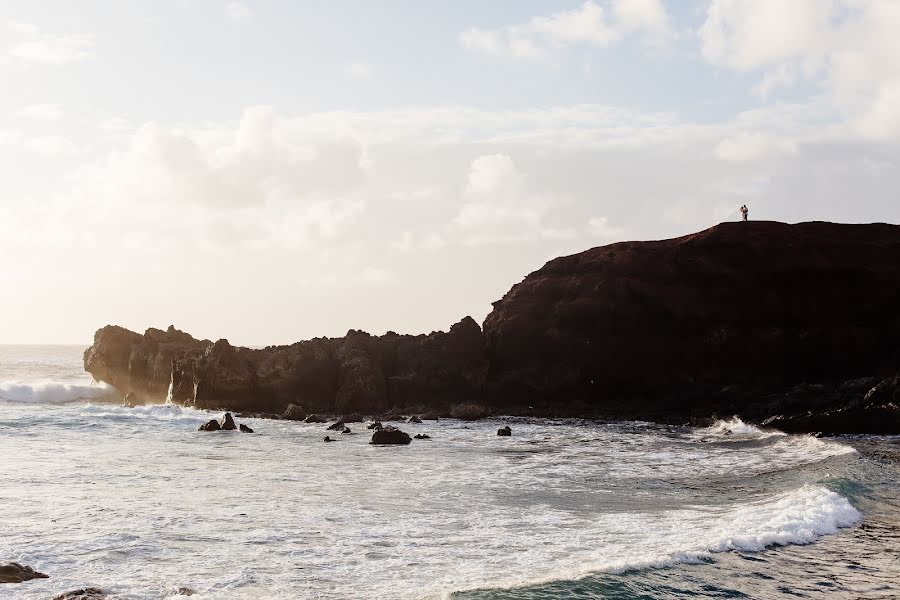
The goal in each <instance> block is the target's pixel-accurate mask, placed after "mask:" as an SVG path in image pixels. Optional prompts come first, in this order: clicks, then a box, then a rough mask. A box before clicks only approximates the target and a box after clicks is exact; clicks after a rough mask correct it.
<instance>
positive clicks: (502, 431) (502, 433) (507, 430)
mask: <svg viewBox="0 0 900 600" xmlns="http://www.w3.org/2000/svg"><path fill="white" fill-rule="evenodd" d="M497 435H500V436H506V437H508V436H511V435H512V429H510V428H509V425H506V426H505V427H501V428H500V429H498V430H497Z"/></svg>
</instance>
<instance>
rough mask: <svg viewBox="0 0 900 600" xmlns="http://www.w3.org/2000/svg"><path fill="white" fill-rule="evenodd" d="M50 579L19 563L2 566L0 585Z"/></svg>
mask: <svg viewBox="0 0 900 600" xmlns="http://www.w3.org/2000/svg"><path fill="white" fill-rule="evenodd" d="M48 577H50V576H49V575H45V574H43V573H39V572H38V571H35V570H34V569H32V568H31V567H28V566H26V565H21V564H19V563H15V562H13V563H9V564H5V565H0V583H22V582H25V581H30V580H32V579H47V578H48Z"/></svg>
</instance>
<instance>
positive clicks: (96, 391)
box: [0, 381, 118, 404]
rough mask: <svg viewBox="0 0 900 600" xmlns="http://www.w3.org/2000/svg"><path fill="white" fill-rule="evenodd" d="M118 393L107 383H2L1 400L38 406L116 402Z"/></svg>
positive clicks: (0, 389) (0, 387)
mask: <svg viewBox="0 0 900 600" xmlns="http://www.w3.org/2000/svg"><path fill="white" fill-rule="evenodd" d="M117 399H118V392H116V390H115V388H113V387H112V386H109V385H106V384H105V383H88V384H79V383H61V382H57V381H42V382H29V383H26V382H20V381H4V382H2V383H0V400H2V401H6V402H33V403H38V404H41V403H43V404H69V403H74V402H99V401H115V400H117Z"/></svg>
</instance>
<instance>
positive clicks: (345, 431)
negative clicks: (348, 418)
mask: <svg viewBox="0 0 900 600" xmlns="http://www.w3.org/2000/svg"><path fill="white" fill-rule="evenodd" d="M341 433H351V432H350V428H349V427H344V429H343V430H341Z"/></svg>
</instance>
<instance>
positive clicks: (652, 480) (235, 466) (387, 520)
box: [0, 346, 900, 600]
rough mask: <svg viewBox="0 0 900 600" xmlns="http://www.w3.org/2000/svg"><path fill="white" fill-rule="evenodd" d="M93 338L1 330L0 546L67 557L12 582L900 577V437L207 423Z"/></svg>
mask: <svg viewBox="0 0 900 600" xmlns="http://www.w3.org/2000/svg"><path fill="white" fill-rule="evenodd" d="M80 352H81V348H74V347H9V346H7V347H0V457H3V460H2V461H0V514H2V515H3V523H4V527H5V528H4V531H3V535H2V536H0V562H6V561H9V560H17V561H19V562H23V563H25V564H28V565H31V566H33V567H35V568H36V569H38V570H41V571H44V572H46V573H48V574H49V575H50V579H46V580H35V581H32V582H28V583H25V584H21V585H18V586H2V587H0V598H4V599H5V598H16V599H20V598H21V599H23V600H32V599H38V598H40V599H46V598H49V597H52V596H53V595H54V594H56V593H59V592H62V591H66V590H68V589H74V588H78V587H84V586H87V585H94V586H100V587H103V588H104V589H107V590H108V591H110V592H111V594H112V598H127V599H133V600H144V599H147V600H149V599H156V598H166V597H170V595H171V594H172V593H173V592H174V590H176V589H177V588H179V587H181V586H187V587H190V588H192V589H193V590H195V591H196V592H197V593H196V595H195V596H193V597H195V598H202V599H226V598H227V599H237V600H242V599H263V598H277V599H281V598H284V599H289V598H371V597H402V598H446V597H452V598H458V599H469V598H517V599H518V598H521V599H532V598H623V599H624V598H684V597H702V598H797V597H828V598H892V597H897V596H900V583H898V582H900V567H898V565H900V560H898V558H900V557H898V553H897V551H898V543H897V542H898V529H900V528H898V515H900V497H898V488H900V440H898V438H896V437H895V438H878V437H865V436H863V437H846V438H840V439H816V438H814V437H811V436H798V435H785V434H782V433H780V432H777V431H764V430H760V429H758V428H755V427H753V426H750V425H747V424H744V423H742V422H740V421H739V420H729V421H723V422H719V423H717V424H715V425H713V426H711V427H708V428H700V429H697V428H687V427H669V426H658V425H654V424H649V423H593V422H580V421H537V422H524V421H515V420H513V421H504V420H492V421H483V422H478V423H464V422H459V421H455V420H441V421H439V422H433V421H429V422H425V423H422V424H416V425H413V424H408V425H403V426H402V427H403V429H405V430H406V431H408V432H409V433H411V434H414V433H420V432H422V433H428V434H429V435H431V436H432V439H431V440H427V441H418V440H417V441H415V442H414V443H413V444H411V445H409V446H405V447H392V448H386V447H374V446H371V445H369V444H368V443H367V442H368V435H367V432H366V431H365V430H364V429H363V426H362V425H361V424H357V425H351V428H352V429H354V432H353V433H352V434H350V435H346V436H337V437H338V438H339V439H338V441H337V442H336V443H332V444H323V443H322V441H321V440H322V437H323V436H324V434H325V431H324V426H323V425H316V424H305V423H295V422H280V421H270V420H248V421H246V422H247V423H248V424H249V425H250V426H251V427H253V428H254V429H255V430H256V431H257V433H255V434H253V435H246V434H238V433H230V432H223V433H200V432H198V431H197V427H198V426H199V424H200V423H202V422H204V421H206V420H208V419H209V418H211V417H212V416H218V415H213V414H211V413H208V412H204V411H196V410H192V409H187V408H182V407H177V406H153V407H141V408H137V409H127V408H123V407H121V406H118V405H117V404H111V403H109V402H110V401H114V402H118V401H120V397H119V395H118V394H117V393H116V392H115V391H114V390H109V389H107V388H104V387H102V386H96V385H92V384H91V382H90V381H89V380H87V379H86V378H85V376H84V374H83V372H82V371H81V363H80ZM239 420H240V419H239ZM505 422H509V423H510V425H511V426H512V429H513V436H512V437H510V438H500V437H497V436H496V435H495V432H496V429H497V427H499V426H501V425H502V424H503V423H505ZM333 437H334V436H333Z"/></svg>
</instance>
